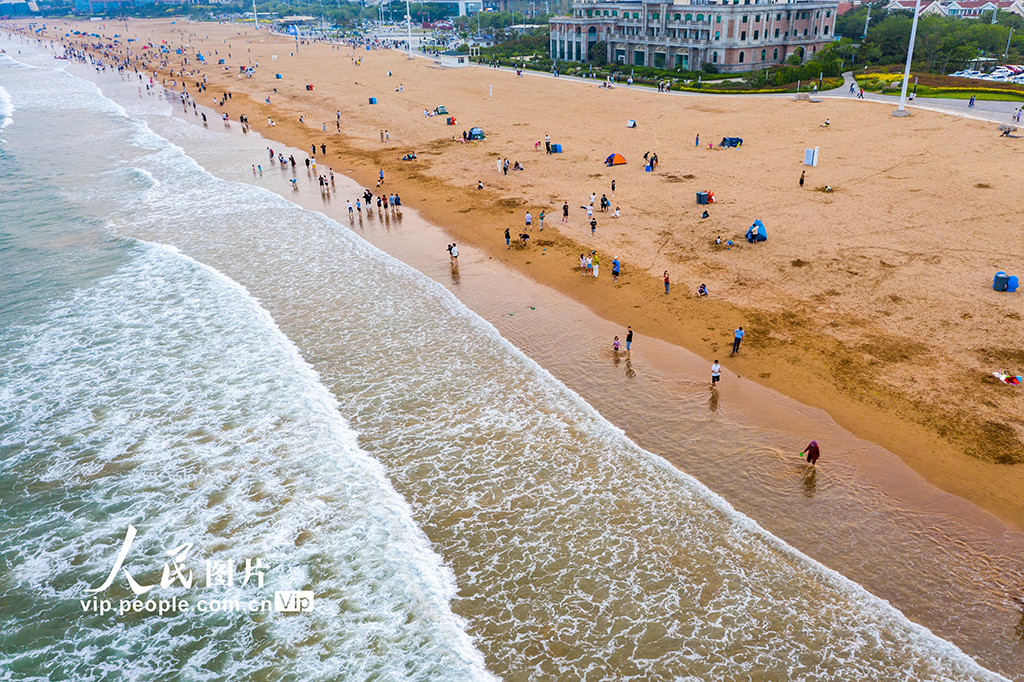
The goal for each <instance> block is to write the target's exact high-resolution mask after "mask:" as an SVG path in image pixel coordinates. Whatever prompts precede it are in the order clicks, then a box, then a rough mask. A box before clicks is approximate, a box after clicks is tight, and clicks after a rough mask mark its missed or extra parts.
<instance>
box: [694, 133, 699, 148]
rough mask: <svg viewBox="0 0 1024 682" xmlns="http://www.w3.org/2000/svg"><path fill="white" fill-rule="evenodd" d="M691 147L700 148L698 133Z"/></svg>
mask: <svg viewBox="0 0 1024 682" xmlns="http://www.w3.org/2000/svg"><path fill="white" fill-rule="evenodd" d="M693 146H694V147H699V146H700V133H697V139H696V141H695V142H694V143H693Z"/></svg>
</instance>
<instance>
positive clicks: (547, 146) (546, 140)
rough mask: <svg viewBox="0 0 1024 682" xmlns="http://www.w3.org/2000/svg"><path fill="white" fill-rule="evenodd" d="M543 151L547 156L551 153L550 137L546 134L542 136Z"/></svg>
mask: <svg viewBox="0 0 1024 682" xmlns="http://www.w3.org/2000/svg"><path fill="white" fill-rule="evenodd" d="M544 149H545V150H546V151H547V153H548V154H550V153H551V136H550V135H548V134H547V133H545V134H544Z"/></svg>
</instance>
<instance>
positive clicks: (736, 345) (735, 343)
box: [732, 327, 745, 355]
mask: <svg viewBox="0 0 1024 682" xmlns="http://www.w3.org/2000/svg"><path fill="white" fill-rule="evenodd" d="M744 334H745V332H744V331H743V327H740V328H739V329H737V330H736V331H734V332H733V339H732V355H735V354H736V353H739V352H740V342H741V341H743V336H744Z"/></svg>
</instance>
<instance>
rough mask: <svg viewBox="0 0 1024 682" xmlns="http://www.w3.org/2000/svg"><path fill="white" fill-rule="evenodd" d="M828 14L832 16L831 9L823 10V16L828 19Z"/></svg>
mask: <svg viewBox="0 0 1024 682" xmlns="http://www.w3.org/2000/svg"><path fill="white" fill-rule="evenodd" d="M830 16H832V10H830V9H827V10H825V18H826V19H828V18H829V17H830Z"/></svg>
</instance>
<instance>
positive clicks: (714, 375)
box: [711, 360, 722, 386]
mask: <svg viewBox="0 0 1024 682" xmlns="http://www.w3.org/2000/svg"><path fill="white" fill-rule="evenodd" d="M721 373H722V366H721V365H720V364H718V360H715V363H714V364H713V365H711V385H712V386H714V385H715V384H717V383H718V380H719V379H720V378H721V377H720V374H721Z"/></svg>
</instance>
